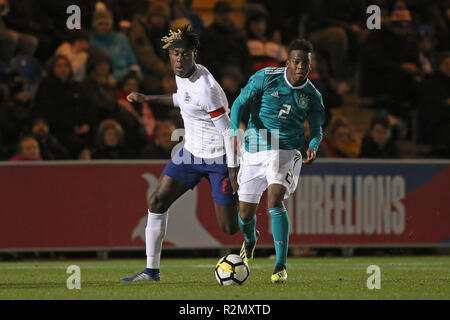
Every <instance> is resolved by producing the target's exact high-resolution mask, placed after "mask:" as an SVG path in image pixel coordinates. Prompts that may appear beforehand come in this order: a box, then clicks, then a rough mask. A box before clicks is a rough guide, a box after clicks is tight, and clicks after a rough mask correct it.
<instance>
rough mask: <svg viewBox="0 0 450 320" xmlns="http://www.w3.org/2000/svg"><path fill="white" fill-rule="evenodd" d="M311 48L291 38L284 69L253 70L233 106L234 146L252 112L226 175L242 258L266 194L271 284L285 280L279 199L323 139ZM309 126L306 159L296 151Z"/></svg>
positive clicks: (283, 214) (283, 215)
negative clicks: (237, 163) (235, 199)
mask: <svg viewBox="0 0 450 320" xmlns="http://www.w3.org/2000/svg"><path fill="white" fill-rule="evenodd" d="M312 51H313V48H312V45H311V43H310V42H309V41H307V40H303V39H299V40H294V41H293V42H292V43H291V44H290V45H289V49H288V60H287V61H286V67H285V68H275V67H268V68H264V69H261V70H259V71H258V72H256V73H255V74H254V75H253V76H252V77H251V78H250V79H249V81H248V83H247V85H246V86H245V87H244V88H243V89H242V90H241V93H240V95H239V96H238V97H237V99H236V100H235V101H234V103H233V106H232V108H231V135H232V136H234V138H233V139H235V141H234V142H235V145H237V137H236V136H237V135H238V129H239V124H240V120H241V116H242V113H243V110H244V108H245V107H249V108H250V120H249V123H248V128H247V130H246V131H245V134H244V150H243V154H242V159H243V160H242V162H243V163H241V167H240V169H239V172H238V169H237V168H235V169H233V170H232V171H231V172H230V180H231V185H232V188H233V192H237V193H238V195H239V209H240V212H239V227H240V230H241V231H242V233H243V234H244V237H245V241H244V243H243V245H242V249H241V256H242V257H243V258H245V259H246V260H247V261H248V260H251V259H253V253H254V250H255V247H256V242H257V240H258V237H259V232H258V231H257V230H256V228H255V226H256V209H257V207H258V204H259V201H260V199H261V196H262V194H263V192H264V191H265V190H266V189H267V190H268V207H269V214H270V216H271V219H272V234H273V240H274V245H275V252H276V256H277V259H276V262H275V269H274V272H273V274H272V276H271V281H272V282H273V283H282V282H285V281H286V280H287V272H286V267H287V263H286V260H287V253H288V241H289V215H288V213H287V211H286V208H285V206H284V204H283V200H284V199H287V198H289V196H290V195H291V194H292V193H293V192H294V191H295V189H296V187H297V182H298V177H299V175H300V169H301V165H302V163H304V164H310V163H312V162H313V161H314V160H315V158H316V152H317V149H318V148H319V144H320V142H321V140H322V125H323V122H324V117H325V108H324V105H323V101H322V96H321V94H320V93H319V92H318V91H317V90H316V88H314V86H313V85H312V84H311V82H310V81H309V80H308V73H309V72H310V70H311V54H312ZM305 120H307V121H308V123H309V132H310V133H309V136H310V141H309V145H308V148H307V151H306V159H304V160H302V155H301V153H300V151H299V150H300V149H301V148H302V147H303V145H304V143H305V138H304V132H305V127H304V122H305Z"/></svg>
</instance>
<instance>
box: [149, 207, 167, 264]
mask: <svg viewBox="0 0 450 320" xmlns="http://www.w3.org/2000/svg"><path fill="white" fill-rule="evenodd" d="M166 230H167V211H166V212H165V213H152V212H150V210H148V220H147V227H146V228H145V248H146V253H147V268H149V269H159V262H160V259H161V247H162V242H163V239H164V236H165V234H166Z"/></svg>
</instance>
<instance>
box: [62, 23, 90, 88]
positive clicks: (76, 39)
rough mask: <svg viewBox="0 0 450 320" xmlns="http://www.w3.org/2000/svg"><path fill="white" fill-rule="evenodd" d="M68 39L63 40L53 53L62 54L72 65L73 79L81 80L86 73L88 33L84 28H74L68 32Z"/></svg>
mask: <svg viewBox="0 0 450 320" xmlns="http://www.w3.org/2000/svg"><path fill="white" fill-rule="evenodd" d="M68 33H69V41H65V42H63V43H62V44H61V45H60V46H59V47H58V49H56V52H55V55H64V56H66V57H67V59H69V61H70V64H71V65H72V71H73V79H74V80H75V81H78V82H82V81H83V80H84V77H85V75H86V63H87V58H88V53H87V50H88V48H89V42H88V41H89V35H88V33H87V31H86V30H84V29H80V30H78V29H74V30H70V31H69V32H68Z"/></svg>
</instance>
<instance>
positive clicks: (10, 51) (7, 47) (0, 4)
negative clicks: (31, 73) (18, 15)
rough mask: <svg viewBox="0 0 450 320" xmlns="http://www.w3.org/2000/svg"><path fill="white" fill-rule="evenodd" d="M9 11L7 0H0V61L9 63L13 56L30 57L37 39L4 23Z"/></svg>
mask: <svg viewBox="0 0 450 320" xmlns="http://www.w3.org/2000/svg"><path fill="white" fill-rule="evenodd" d="M9 11H10V6H9V0H0V61H2V62H4V63H9V62H10V60H11V59H12V58H14V57H25V58H31V57H32V56H33V55H34V53H35V52H36V49H37V47H38V43H39V41H38V39H37V38H36V37H34V36H32V35H30V34H26V33H22V32H17V31H16V30H14V28H11V27H8V26H7V25H6V24H5V21H4V18H3V17H5V16H6V15H7V14H8V13H9Z"/></svg>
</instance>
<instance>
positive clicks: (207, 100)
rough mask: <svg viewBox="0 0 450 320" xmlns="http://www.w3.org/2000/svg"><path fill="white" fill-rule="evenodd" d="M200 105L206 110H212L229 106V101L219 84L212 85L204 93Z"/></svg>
mask: <svg viewBox="0 0 450 320" xmlns="http://www.w3.org/2000/svg"><path fill="white" fill-rule="evenodd" d="M200 105H201V106H202V108H203V109H204V110H205V111H206V112H212V111H215V110H217V109H219V108H222V107H226V108H228V101H227V99H226V97H225V96H224V95H223V94H221V91H220V89H219V88H218V87H217V86H211V87H209V88H208V90H205V92H204V93H203V95H202V97H201V99H200Z"/></svg>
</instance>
